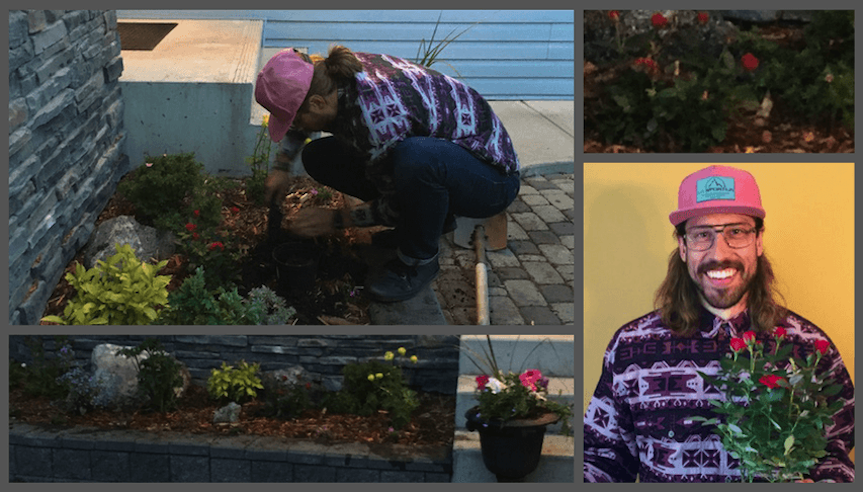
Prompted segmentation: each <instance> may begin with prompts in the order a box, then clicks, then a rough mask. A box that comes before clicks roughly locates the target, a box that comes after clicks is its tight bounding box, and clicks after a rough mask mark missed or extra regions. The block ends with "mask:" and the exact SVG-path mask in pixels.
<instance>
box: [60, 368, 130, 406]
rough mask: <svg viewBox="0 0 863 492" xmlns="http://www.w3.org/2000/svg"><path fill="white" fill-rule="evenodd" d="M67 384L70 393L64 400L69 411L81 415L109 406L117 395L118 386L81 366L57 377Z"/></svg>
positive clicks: (61, 382) (64, 404)
mask: <svg viewBox="0 0 863 492" xmlns="http://www.w3.org/2000/svg"><path fill="white" fill-rule="evenodd" d="M57 382H58V383H60V384H63V385H65V386H66V388H67V390H68V395H67V396H66V400H65V401H64V402H63V407H64V409H65V410H66V411H67V412H77V413H80V414H81V415H84V414H85V413H87V412H89V411H90V410H93V409H96V408H106V407H108V406H109V405H110V404H111V403H112V402H113V400H114V399H115V397H116V395H117V386H116V385H110V384H108V381H107V379H106V378H104V377H98V378H97V377H95V376H94V375H92V374H90V373H89V372H87V371H86V370H84V369H83V368H82V367H80V366H76V367H74V368H72V370H71V371H69V372H67V373H66V374H63V375H62V376H60V377H59V378H57Z"/></svg>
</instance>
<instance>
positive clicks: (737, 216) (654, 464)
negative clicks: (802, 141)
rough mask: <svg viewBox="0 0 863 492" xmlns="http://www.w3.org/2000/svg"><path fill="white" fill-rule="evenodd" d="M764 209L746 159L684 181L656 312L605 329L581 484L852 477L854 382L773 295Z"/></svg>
mask: <svg viewBox="0 0 863 492" xmlns="http://www.w3.org/2000/svg"><path fill="white" fill-rule="evenodd" d="M765 215H766V213H765V210H764V208H763V207H762V204H761V195H760V192H759V189H758V185H757V184H756V182H755V179H754V177H753V176H752V175H751V174H749V173H747V172H745V171H742V170H739V169H735V168H731V167H724V166H711V167H708V168H706V169H702V170H700V171H698V172H696V173H693V174H691V175H689V176H687V177H686V178H685V179H684V180H683V182H682V183H681V185H680V190H679V194H678V209H677V210H676V211H674V212H672V213H671V214H670V216H669V218H670V220H671V223H672V224H673V225H674V226H675V232H676V237H677V241H678V247H677V248H676V249H675V251H674V252H673V253H672V255H671V257H670V259H669V266H668V274H667V276H666V279H665V281H664V282H663V283H662V284H661V285H660V287H659V289H658V291H657V294H656V307H657V310H656V311H654V312H652V313H650V314H647V315H645V316H643V317H641V318H639V319H636V320H634V321H632V322H630V323H628V324H626V325H625V326H623V327H622V328H620V329H619V330H618V331H617V332H616V333H615V335H614V337H613V338H612V340H611V343H610V344H609V346H608V349H607V351H606V353H605V358H604V361H603V371H602V375H601V377H600V381H599V384H598V385H597V388H596V391H595V392H594V395H593V398H592V399H591V402H590V405H589V407H588V410H587V413H586V414H585V416H584V479H585V481H586V482H633V481H635V480H636V479H639V481H641V482H728V481H741V480H752V479H754V480H757V481H774V480H780V479H790V480H798V481H802V480H805V481H810V480H811V481H835V482H853V480H854V463H853V462H852V461H851V460H850V458H849V456H848V453H849V452H850V451H851V449H853V447H854V386H853V383H852V382H851V378H850V376H849V374H848V370H847V369H846V367H845V364H844V363H843V362H842V358H841V356H840V355H839V353H838V351H837V350H836V349H835V348H832V347H831V342H830V340H829V338H828V337H827V335H826V334H825V333H824V332H823V331H822V330H821V329H820V328H818V327H817V326H815V325H814V324H812V323H811V322H809V321H807V320H806V319H804V318H803V317H801V316H799V315H797V314H796V313H794V312H792V311H790V310H788V309H786V308H784V307H783V306H781V305H780V304H778V303H777V301H776V294H775V289H774V275H773V269H772V267H771V264H770V262H769V261H768V259H767V257H766V256H765V255H764V244H763V236H764V217H765ZM756 411H757V413H756ZM759 419H760V420H759ZM804 428H805V429H806V432H805V433H803V432H801V429H804ZM780 436H781V437H780ZM775 448H778V449H779V452H778V454H770V453H769V452H768V451H771V452H772V451H774V450H775ZM785 472H788V473H785ZM789 477H791V478H789Z"/></svg>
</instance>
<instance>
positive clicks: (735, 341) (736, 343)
mask: <svg viewBox="0 0 863 492" xmlns="http://www.w3.org/2000/svg"><path fill="white" fill-rule="evenodd" d="M744 349H746V342H744V341H743V339H742V338H732V339H731V350H733V351H735V352H740V351H742V350H744Z"/></svg>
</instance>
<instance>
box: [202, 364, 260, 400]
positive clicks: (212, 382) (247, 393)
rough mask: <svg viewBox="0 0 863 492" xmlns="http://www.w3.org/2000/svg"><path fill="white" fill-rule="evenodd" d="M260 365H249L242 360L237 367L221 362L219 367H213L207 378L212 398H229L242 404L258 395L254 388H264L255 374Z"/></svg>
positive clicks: (208, 389)
mask: <svg viewBox="0 0 863 492" xmlns="http://www.w3.org/2000/svg"><path fill="white" fill-rule="evenodd" d="M260 368H261V365H260V364H258V363H255V364H252V365H249V364H248V363H247V362H246V361H244V360H242V361H240V362H239V363H238V364H237V367H234V366H229V365H228V364H226V363H224V362H222V368H221V369H213V370H212V371H211V373H210V378H209V379H208V380H207V391H208V392H209V393H210V398H212V399H214V400H231V401H234V402H236V403H239V404H242V403H244V402H246V401H247V400H249V399H252V398H255V397H256V396H258V392H257V391H256V390H259V389H264V386H263V385H262V384H261V378H259V377H258V376H257V373H258V371H259V370H260Z"/></svg>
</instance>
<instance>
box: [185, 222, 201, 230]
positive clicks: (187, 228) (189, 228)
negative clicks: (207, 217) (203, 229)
mask: <svg viewBox="0 0 863 492" xmlns="http://www.w3.org/2000/svg"><path fill="white" fill-rule="evenodd" d="M197 228H198V226H196V225H195V224H193V223H191V222H189V223H188V224H186V230H188V231H189V232H195V229H197Z"/></svg>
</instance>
